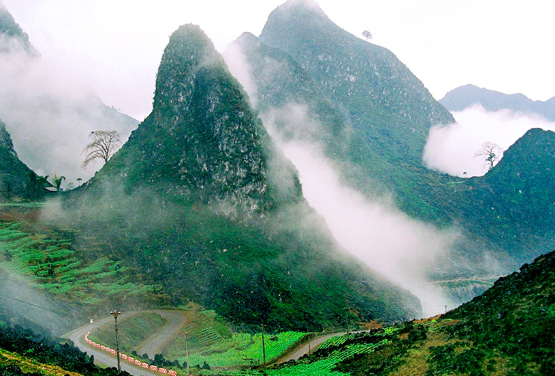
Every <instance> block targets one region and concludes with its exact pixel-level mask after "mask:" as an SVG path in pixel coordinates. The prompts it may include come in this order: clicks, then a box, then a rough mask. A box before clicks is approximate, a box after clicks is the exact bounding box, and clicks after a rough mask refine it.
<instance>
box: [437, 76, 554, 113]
mask: <svg viewBox="0 0 555 376" xmlns="http://www.w3.org/2000/svg"><path fill="white" fill-rule="evenodd" d="M439 103H441V104H442V105H444V106H445V107H446V108H447V109H448V110H449V111H462V110H464V109H465V108H468V107H470V106H472V105H475V104H479V105H482V107H484V108H485V109H486V110H488V111H499V110H502V109H508V110H512V111H515V112H523V113H525V114H538V115H541V116H543V117H544V118H546V119H547V120H550V121H555V97H554V98H551V99H549V100H547V101H545V102H542V101H533V100H531V99H530V98H528V97H526V96H525V95H523V94H504V93H500V92H498V91H493V90H488V89H484V88H480V87H477V86H474V85H470V84H469V85H464V86H461V87H458V88H456V89H453V90H451V91H450V92H448V93H447V94H445V96H444V97H443V98H442V99H440V101H439Z"/></svg>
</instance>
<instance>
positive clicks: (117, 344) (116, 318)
mask: <svg viewBox="0 0 555 376" xmlns="http://www.w3.org/2000/svg"><path fill="white" fill-rule="evenodd" d="M110 314H111V315H114V321H115V323H114V328H115V329H116V358H117V360H118V372H121V366H120V364H119V339H118V316H119V315H121V312H120V311H118V310H114V311H111V312H110Z"/></svg>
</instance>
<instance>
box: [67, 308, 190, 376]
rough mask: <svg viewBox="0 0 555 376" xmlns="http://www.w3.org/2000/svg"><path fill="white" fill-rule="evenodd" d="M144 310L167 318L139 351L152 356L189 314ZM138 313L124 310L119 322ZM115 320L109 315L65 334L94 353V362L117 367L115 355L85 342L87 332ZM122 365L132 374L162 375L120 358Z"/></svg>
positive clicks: (91, 353) (183, 323)
mask: <svg viewBox="0 0 555 376" xmlns="http://www.w3.org/2000/svg"><path fill="white" fill-rule="evenodd" d="M143 312H154V313H158V314H159V315H160V316H162V317H163V318H164V319H165V320H166V324H165V325H164V326H163V327H162V328H161V329H160V331H159V332H157V333H153V335H152V336H151V337H150V338H148V339H147V340H146V341H145V342H144V345H143V346H141V347H140V348H139V350H140V352H139V353H141V354H144V353H147V354H148V355H149V356H150V357H154V355H155V354H158V353H159V352H160V350H161V349H162V348H163V347H164V346H165V344H166V343H167V342H168V341H169V340H171V339H172V338H173V337H174V336H175V335H176V334H177V332H178V330H179V329H180V328H181V327H182V326H183V325H185V324H186V323H187V316H186V315H185V314H184V313H182V312H179V311H162V310H155V311H143ZM137 313H139V312H123V313H122V314H120V315H119V322H121V321H123V320H125V319H126V318H128V317H130V316H133V315H135V314H137ZM113 322H114V318H113V317H112V316H108V317H105V318H103V319H101V320H98V321H96V322H94V323H93V324H89V325H86V326H82V327H81V328H78V329H76V330H74V331H72V332H69V333H67V334H66V335H64V338H69V339H70V340H72V341H73V343H74V344H75V346H77V347H78V348H79V349H80V350H81V351H83V352H86V353H87V354H88V355H89V356H90V355H93V356H94V362H95V363H96V364H101V365H104V366H108V367H117V360H116V357H115V355H111V354H108V353H107V352H105V351H102V350H99V349H97V348H96V347H93V346H91V345H89V344H88V343H86V342H85V334H87V333H88V332H91V331H94V330H95V329H98V328H99V327H100V326H102V325H105V324H111V323H113ZM120 365H121V369H122V371H126V372H128V373H130V374H131V375H135V376H147V375H148V376H150V375H156V376H161V374H160V373H158V372H153V371H150V370H146V369H144V368H141V367H139V366H136V365H133V364H130V363H128V362H126V361H125V360H123V359H121V360H120Z"/></svg>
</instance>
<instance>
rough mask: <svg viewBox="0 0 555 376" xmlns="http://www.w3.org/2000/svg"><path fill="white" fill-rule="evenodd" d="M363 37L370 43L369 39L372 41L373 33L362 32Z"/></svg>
mask: <svg viewBox="0 0 555 376" xmlns="http://www.w3.org/2000/svg"><path fill="white" fill-rule="evenodd" d="M362 36H363V37H365V38H366V41H368V39H372V33H371V32H369V31H368V30H364V31H363V32H362Z"/></svg>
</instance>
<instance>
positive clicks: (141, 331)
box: [89, 312, 166, 355]
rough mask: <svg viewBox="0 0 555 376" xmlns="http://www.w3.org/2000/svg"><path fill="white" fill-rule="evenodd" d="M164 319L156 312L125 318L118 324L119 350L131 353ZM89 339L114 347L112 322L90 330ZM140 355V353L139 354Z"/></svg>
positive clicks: (162, 324)
mask: <svg viewBox="0 0 555 376" xmlns="http://www.w3.org/2000/svg"><path fill="white" fill-rule="evenodd" d="M165 323H166V321H165V320H164V319H163V318H162V316H160V315H159V314H158V313H153V312H142V313H139V314H136V315H133V316H130V317H128V318H125V319H124V320H122V321H121V322H120V323H119V324H118V329H119V344H120V348H121V351H122V352H124V353H126V354H131V352H132V351H134V350H136V349H137V347H138V346H140V345H141V344H142V343H143V342H144V341H145V340H146V339H148V337H150V336H151V335H152V334H153V333H156V332H158V331H159V330H160V329H161V328H162V327H163V326H164V324H165ZM89 339H90V340H91V341H93V342H96V343H100V344H102V345H105V346H108V347H110V348H115V347H116V341H115V336H114V326H113V324H111V323H110V324H105V325H103V326H102V327H100V328H99V329H97V330H95V331H94V332H91V334H90V335H89ZM139 355H142V354H139Z"/></svg>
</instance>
